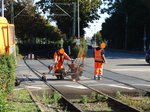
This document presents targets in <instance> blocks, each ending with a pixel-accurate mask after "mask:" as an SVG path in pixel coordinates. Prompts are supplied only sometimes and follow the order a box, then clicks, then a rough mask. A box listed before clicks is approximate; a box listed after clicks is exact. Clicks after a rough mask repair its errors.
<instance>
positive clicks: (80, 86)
mask: <svg viewBox="0 0 150 112" xmlns="http://www.w3.org/2000/svg"><path fill="white" fill-rule="evenodd" d="M55 86H64V87H70V88H77V89H87V88H86V87H84V86H82V85H55Z"/></svg>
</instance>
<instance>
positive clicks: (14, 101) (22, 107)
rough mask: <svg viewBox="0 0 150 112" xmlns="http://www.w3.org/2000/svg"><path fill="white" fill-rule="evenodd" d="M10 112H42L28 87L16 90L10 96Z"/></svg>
mask: <svg viewBox="0 0 150 112" xmlns="http://www.w3.org/2000/svg"><path fill="white" fill-rule="evenodd" d="M8 101H9V103H8V104H9V106H10V108H11V110H10V111H8V112H41V111H40V109H39V108H38V107H37V105H36V104H35V102H33V100H32V98H31V96H30V94H29V93H28V91H27V90H26V89H19V90H14V91H13V93H12V94H11V95H9V97H8Z"/></svg>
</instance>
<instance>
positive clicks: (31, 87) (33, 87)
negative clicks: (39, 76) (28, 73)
mask: <svg viewBox="0 0 150 112" xmlns="http://www.w3.org/2000/svg"><path fill="white" fill-rule="evenodd" d="M26 87H27V88H30V89H42V88H41V87H36V86H26Z"/></svg>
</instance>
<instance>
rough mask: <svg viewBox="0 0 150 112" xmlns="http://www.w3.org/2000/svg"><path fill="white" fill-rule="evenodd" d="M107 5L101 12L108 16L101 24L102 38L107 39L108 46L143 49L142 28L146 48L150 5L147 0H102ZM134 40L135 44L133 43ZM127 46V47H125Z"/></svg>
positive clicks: (149, 26) (148, 39)
mask: <svg viewBox="0 0 150 112" xmlns="http://www.w3.org/2000/svg"><path fill="white" fill-rule="evenodd" d="M104 3H105V4H107V5H108V7H104V8H103V9H102V12H103V13H104V12H107V13H108V14H110V15H111V16H110V18H107V19H106V22H105V23H103V24H102V31H101V32H102V38H105V39H107V40H109V44H110V45H109V46H110V47H111V48H117V49H127V50H143V46H144V45H143V44H144V42H143V37H144V29H145V28H146V29H145V30H146V37H147V42H146V43H145V44H146V47H147V48H148V46H149V43H150V38H149V37H150V33H149V29H150V22H149V19H150V10H149V9H150V5H147V4H149V1H147V0H136V1H135V0H115V1H114V2H113V1H112V0H104ZM135 41H136V44H133V43H134V42H135ZM126 46H127V47H126Z"/></svg>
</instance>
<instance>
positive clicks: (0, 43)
mask: <svg viewBox="0 0 150 112" xmlns="http://www.w3.org/2000/svg"><path fill="white" fill-rule="evenodd" d="M15 38H16V37H15V28H14V25H13V24H9V23H8V21H7V19H6V18H4V17H0V55H3V54H13V55H15V56H16V48H15V44H16V40H15Z"/></svg>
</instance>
